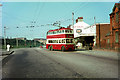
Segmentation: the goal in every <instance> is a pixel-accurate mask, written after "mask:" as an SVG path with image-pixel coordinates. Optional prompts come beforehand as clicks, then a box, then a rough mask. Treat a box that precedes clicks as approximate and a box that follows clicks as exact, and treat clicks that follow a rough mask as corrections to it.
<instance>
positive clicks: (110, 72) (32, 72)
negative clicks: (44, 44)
mask: <svg viewBox="0 0 120 80" xmlns="http://www.w3.org/2000/svg"><path fill="white" fill-rule="evenodd" d="M2 64H3V66H2V67H3V68H2V70H3V72H2V73H3V75H2V77H3V78H118V60H115V59H108V58H104V57H95V56H90V55H84V54H81V53H80V52H76V51H66V52H62V51H49V50H46V49H43V48H25V49H18V50H15V52H14V54H12V55H10V56H8V57H7V58H5V59H4V60H3V63H2Z"/></svg>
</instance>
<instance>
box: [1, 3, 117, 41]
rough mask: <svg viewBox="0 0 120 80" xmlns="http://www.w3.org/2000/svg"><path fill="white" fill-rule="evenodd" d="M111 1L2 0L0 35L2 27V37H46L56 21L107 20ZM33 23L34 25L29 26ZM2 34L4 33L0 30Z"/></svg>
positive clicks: (64, 25)
mask: <svg viewBox="0 0 120 80" xmlns="http://www.w3.org/2000/svg"><path fill="white" fill-rule="evenodd" d="M114 4H115V2H2V33H0V35H2V34H3V33H4V27H7V28H6V37H8V38H15V37H26V38H27V39H34V38H46V33H47V31H48V30H52V29H57V28H58V27H56V26H52V25H49V24H53V23H55V22H56V21H60V24H61V26H63V27H67V26H68V25H70V24H72V12H74V23H76V22H75V20H76V19H77V18H78V17H83V21H84V22H86V23H87V24H89V25H92V24H94V17H95V18H96V23H109V22H110V17H109V14H110V13H111V12H112V8H113V7H114ZM31 26H34V27H31ZM3 36H4V34H3Z"/></svg>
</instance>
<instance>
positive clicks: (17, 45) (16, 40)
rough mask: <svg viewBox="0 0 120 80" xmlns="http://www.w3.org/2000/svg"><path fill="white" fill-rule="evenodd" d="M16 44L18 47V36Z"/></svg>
mask: <svg viewBox="0 0 120 80" xmlns="http://www.w3.org/2000/svg"><path fill="white" fill-rule="evenodd" d="M16 46H17V47H18V39H17V38H16Z"/></svg>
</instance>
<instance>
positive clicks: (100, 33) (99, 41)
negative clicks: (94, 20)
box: [96, 23, 110, 48]
mask: <svg viewBox="0 0 120 80" xmlns="http://www.w3.org/2000/svg"><path fill="white" fill-rule="evenodd" d="M109 32H110V23H99V24H96V35H97V36H96V46H97V47H99V48H107V42H108V41H107V38H106V34H107V33H109Z"/></svg>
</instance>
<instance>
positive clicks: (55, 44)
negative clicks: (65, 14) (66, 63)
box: [46, 28, 75, 51]
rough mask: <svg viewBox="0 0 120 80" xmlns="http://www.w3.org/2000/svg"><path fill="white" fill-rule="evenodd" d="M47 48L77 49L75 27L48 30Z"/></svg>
mask: <svg viewBox="0 0 120 80" xmlns="http://www.w3.org/2000/svg"><path fill="white" fill-rule="evenodd" d="M46 48H47V49H49V50H51V51H52V50H62V51H65V50H75V45H74V34H73V29H70V28H60V29H55V30H49V31H48V32H47V41H46Z"/></svg>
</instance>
